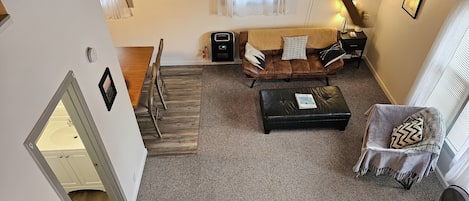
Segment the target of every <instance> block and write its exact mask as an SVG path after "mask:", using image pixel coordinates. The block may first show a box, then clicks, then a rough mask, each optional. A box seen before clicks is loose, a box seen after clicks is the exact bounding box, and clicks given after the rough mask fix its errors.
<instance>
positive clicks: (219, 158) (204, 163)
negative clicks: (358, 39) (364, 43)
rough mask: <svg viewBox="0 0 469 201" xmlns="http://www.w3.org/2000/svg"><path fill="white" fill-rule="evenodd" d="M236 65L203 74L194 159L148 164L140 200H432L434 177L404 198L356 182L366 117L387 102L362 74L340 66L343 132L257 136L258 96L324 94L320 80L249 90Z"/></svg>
mask: <svg viewBox="0 0 469 201" xmlns="http://www.w3.org/2000/svg"><path fill="white" fill-rule="evenodd" d="M249 84H250V81H248V80H247V79H245V76H244V75H243V74H242V72H241V68H240V67H239V66H238V65H220V66H205V67H204V69H203V73H202V100H201V114H200V129H199V145H198V153H197V154H196V155H188V156H168V157H148V159H147V163H146V166H145V171H144V175H143V179H142V183H141V186H140V192H139V197H138V199H139V200H145V201H154V200H170V201H177V200H184V201H186V200H201V201H208V200H230V201H233V200H256V201H258V200H279V201H280V200H282V201H284V200H318V201H319V200H321V201H324V200H331V201H332V200H334V201H338V200H339V201H341V200H373V201H376V200H379V201H385V200H422V201H424V200H425V201H427V200H433V199H435V198H436V196H437V195H438V194H439V193H440V192H441V191H442V190H443V187H442V186H441V185H440V184H439V182H438V179H437V178H436V175H435V173H432V174H431V175H430V176H429V177H427V178H424V179H423V181H422V182H421V183H418V184H415V185H414V186H413V187H412V189H411V190H409V191H406V190H404V189H403V188H402V187H401V186H400V184H398V183H397V182H395V181H394V180H393V179H391V178H389V177H385V176H380V177H375V176H372V175H367V176H365V177H360V178H356V177H355V174H354V173H353V172H352V167H353V165H354V164H355V162H356V160H357V158H358V156H359V154H360V146H361V138H362V135H363V132H364V124H365V116H364V115H363V113H364V112H365V111H366V110H367V109H368V108H369V107H370V106H371V105H372V104H374V103H387V102H388V100H387V98H386V96H385V95H384V93H383V92H382V90H381V89H380V87H379V86H378V84H377V83H376V81H375V80H374V78H373V76H372V75H371V73H370V71H369V70H368V68H367V67H366V66H365V65H364V64H363V63H362V66H361V67H360V68H358V69H357V68H356V67H355V66H354V65H348V66H345V68H344V69H343V70H342V71H341V72H340V74H339V75H338V77H337V78H333V79H331V85H336V86H339V87H340V88H341V91H342V93H343V95H344V97H345V99H346V101H347V103H348V105H349V107H350V110H351V112H352V118H351V119H350V122H349V124H348V127H347V128H346V130H345V131H339V130H334V129H306V130H273V131H272V132H271V134H269V135H265V134H263V129H262V122H261V117H260V107H259V95H258V93H259V90H260V89H266V88H287V87H306V86H307V87H310V86H323V85H324V84H325V82H324V80H292V81H290V82H285V81H261V82H257V83H256V85H255V87H254V88H253V89H250V88H249Z"/></svg>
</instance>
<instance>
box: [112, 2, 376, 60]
mask: <svg viewBox="0 0 469 201" xmlns="http://www.w3.org/2000/svg"><path fill="white" fill-rule="evenodd" d="M361 1H362V2H363V3H364V4H365V3H367V4H369V5H367V6H368V7H370V8H374V9H375V10H376V9H377V8H378V6H377V5H379V1H371V2H365V1H364V0H361ZM288 2H289V4H288V14H287V15H286V16H254V17H234V18H230V17H225V16H218V15H217V14H216V6H217V4H216V3H217V1H216V0H197V1H187V0H158V1H154V0H134V5H135V8H134V10H133V11H134V16H133V17H130V18H127V19H120V20H108V25H109V28H110V31H111V35H112V39H113V42H114V44H115V45H116V46H137V45H152V46H155V45H157V44H158V41H159V38H164V39H165V49H164V52H163V55H162V61H161V62H162V64H163V65H185V64H206V63H209V62H207V61H203V60H202V58H201V55H200V49H202V48H203V47H204V46H205V45H207V46H209V39H210V32H213V31H235V32H236V31H239V30H243V29H247V28H255V27H282V26H305V25H315V26H332V27H341V25H342V22H341V21H339V20H338V19H337V18H336V16H337V14H338V13H339V9H340V7H338V4H337V3H338V2H341V1H340V0H334V1H330V0H310V1H306V0H296V1H288ZM359 3H360V1H359ZM374 12H376V11H374Z"/></svg>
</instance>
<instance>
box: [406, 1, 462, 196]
mask: <svg viewBox="0 0 469 201" xmlns="http://www.w3.org/2000/svg"><path fill="white" fill-rule="evenodd" d="M467 19H469V1H467V0H464V1H461V3H460V5H459V6H457V7H456V9H455V10H454V11H453V13H452V14H451V15H450V17H449V18H448V19H447V21H446V23H445V25H444V26H443V27H442V28H441V31H440V38H439V39H438V40H436V42H435V44H434V46H433V48H432V50H431V51H430V53H429V56H428V58H427V60H426V61H425V63H424V69H423V71H422V73H421V76H420V77H419V78H418V79H417V82H416V83H417V84H416V85H415V87H414V88H413V90H412V93H411V95H410V96H409V99H408V101H407V104H409V105H420V106H434V107H437V108H438V109H440V111H441V112H442V113H443V115H444V116H445V117H446V118H449V119H446V121H447V125H448V126H447V128H449V133H448V138H447V140H446V142H447V143H449V144H451V135H459V136H460V137H462V138H463V139H465V140H462V141H459V142H453V143H459V145H458V149H457V150H455V152H456V153H455V156H454V158H453V159H452V162H451V164H450V166H449V171H448V172H447V173H446V175H445V181H446V182H448V184H450V185H458V186H461V187H462V188H464V189H466V190H467V191H469V167H468V166H469V138H468V137H467V136H468V135H469V134H468V129H467V121H468V119H469V104H468V99H469V95H468V94H467V92H468V91H469V86H468V83H467V73H469V70H468V69H467V66H468V65H467V63H466V62H469V60H468V59H467V51H468V50H469V49H468V48H467V45H468V44H466V45H462V44H463V43H467V42H465V41H467V36H465V34H467V33H468V31H469V20H467ZM458 57H459V58H458ZM445 82H446V83H445ZM442 86H444V87H442ZM445 87H446V88H445ZM434 92H438V93H440V94H437V95H435V93H434ZM441 93H443V94H441ZM448 105H451V106H450V107H448ZM445 113H446V114H445ZM464 137H465V138H464ZM453 141H454V140H453Z"/></svg>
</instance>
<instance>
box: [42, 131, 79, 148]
mask: <svg viewBox="0 0 469 201" xmlns="http://www.w3.org/2000/svg"><path fill="white" fill-rule="evenodd" d="M49 139H50V141H51V142H52V143H54V144H57V145H69V144H75V143H81V139H80V136H79V135H78V133H77V131H76V129H75V127H64V128H60V129H58V130H56V131H55V132H53V133H52V134H50V135H49Z"/></svg>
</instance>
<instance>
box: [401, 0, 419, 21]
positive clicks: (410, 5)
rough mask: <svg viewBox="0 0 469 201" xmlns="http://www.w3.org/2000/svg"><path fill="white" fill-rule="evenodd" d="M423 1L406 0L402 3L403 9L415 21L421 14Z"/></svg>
mask: <svg viewBox="0 0 469 201" xmlns="http://www.w3.org/2000/svg"><path fill="white" fill-rule="evenodd" d="M422 1H423V0H404V1H403V2H402V9H404V10H405V12H407V13H408V14H409V15H410V16H411V17H412V18H414V19H415V18H417V13H418V12H419V8H420V4H422Z"/></svg>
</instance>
